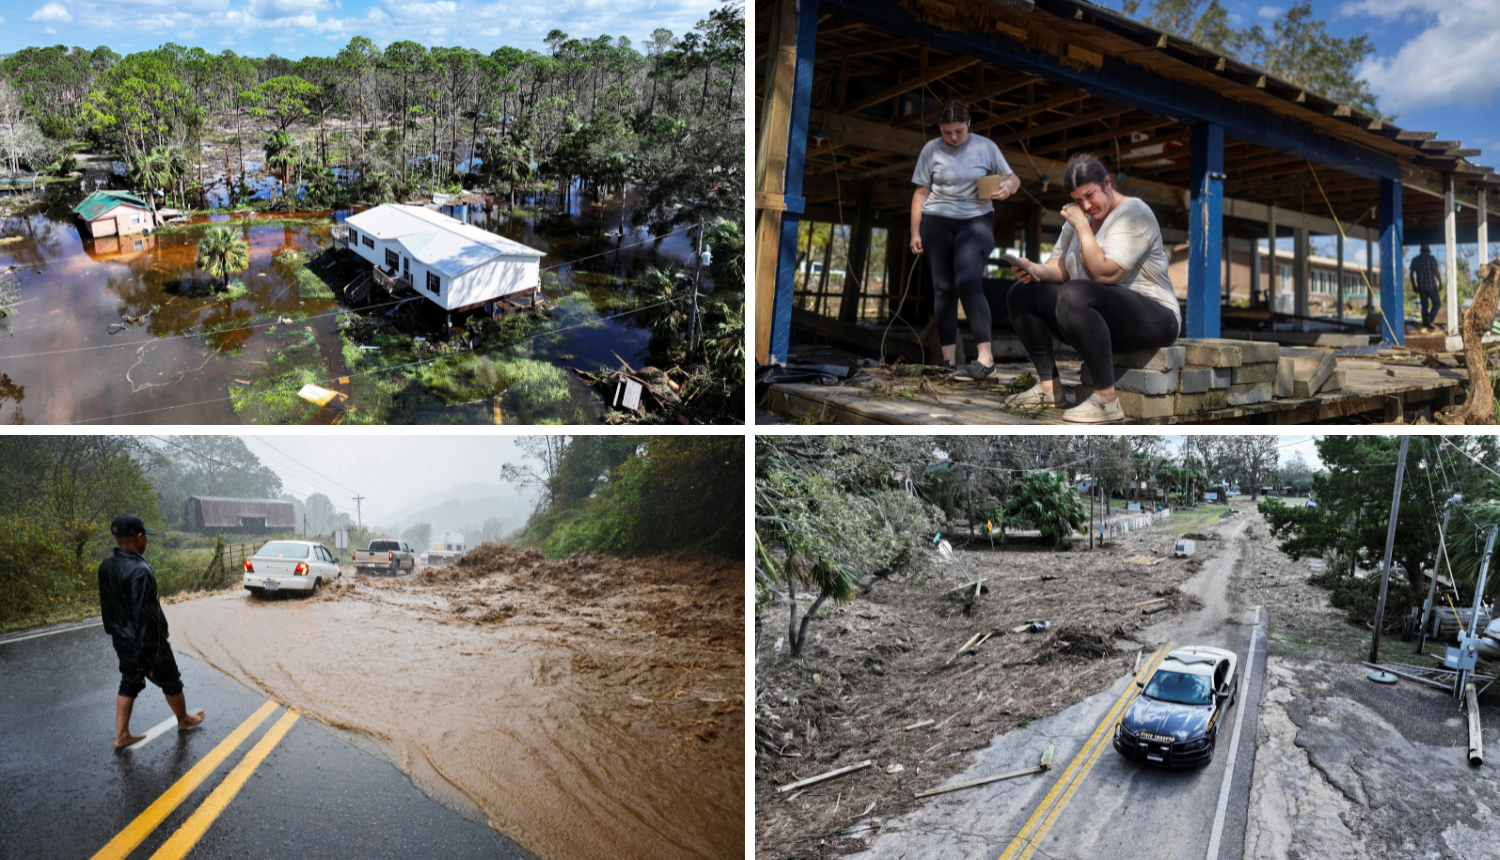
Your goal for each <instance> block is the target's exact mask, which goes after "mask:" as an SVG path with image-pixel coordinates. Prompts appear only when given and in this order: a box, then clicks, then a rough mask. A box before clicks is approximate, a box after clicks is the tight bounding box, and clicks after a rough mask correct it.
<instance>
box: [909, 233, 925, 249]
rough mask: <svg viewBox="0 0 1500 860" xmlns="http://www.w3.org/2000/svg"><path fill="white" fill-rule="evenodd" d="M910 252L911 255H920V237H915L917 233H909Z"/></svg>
mask: <svg viewBox="0 0 1500 860" xmlns="http://www.w3.org/2000/svg"><path fill="white" fill-rule="evenodd" d="M911 252H912V253H913V254H920V253H922V237H921V236H919V235H917V231H915V230H913V231H911Z"/></svg>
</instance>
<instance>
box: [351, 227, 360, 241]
mask: <svg viewBox="0 0 1500 860" xmlns="http://www.w3.org/2000/svg"><path fill="white" fill-rule="evenodd" d="M349 241H350V242H353V243H354V244H356V245H358V244H359V231H358V230H356V229H354V228H353V227H350V228H349Z"/></svg>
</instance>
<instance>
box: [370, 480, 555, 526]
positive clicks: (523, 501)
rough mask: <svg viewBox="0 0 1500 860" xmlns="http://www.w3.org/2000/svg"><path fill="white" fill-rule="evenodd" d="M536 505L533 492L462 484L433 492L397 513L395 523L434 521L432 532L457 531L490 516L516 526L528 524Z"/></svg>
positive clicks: (490, 484)
mask: <svg viewBox="0 0 1500 860" xmlns="http://www.w3.org/2000/svg"><path fill="white" fill-rule="evenodd" d="M535 506H536V500H535V497H534V494H533V493H529V492H528V493H526V494H524V495H523V494H518V493H516V492H515V491H514V490H513V489H512V488H510V487H508V486H505V485H501V484H495V483H489V484H480V483H474V484H462V485H460V486H457V487H451V488H447V489H444V490H442V491H441V492H435V493H431V494H429V495H427V496H424V497H423V498H422V499H420V500H418V501H416V502H414V503H412V505H411V506H410V507H408V508H406V509H405V510H402V511H400V512H399V513H397V514H396V515H395V517H396V520H395V522H396V527H397V528H400V529H406V528H407V527H409V526H412V525H415V524H416V523H423V522H425V523H431V524H432V533H433V534H434V535H436V536H441V535H442V534H443V533H444V532H449V531H458V530H460V529H461V528H463V527H464V526H466V525H478V524H480V523H483V522H484V521H485V520H487V519H489V518H491V517H498V518H499V519H501V520H504V521H505V523H506V525H507V526H508V527H509V528H510V529H512V530H514V529H518V528H520V527H521V526H524V525H526V518H527V517H529V516H531V510H532V508H534V507H535Z"/></svg>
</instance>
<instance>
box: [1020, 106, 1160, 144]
mask: <svg viewBox="0 0 1500 860" xmlns="http://www.w3.org/2000/svg"><path fill="white" fill-rule="evenodd" d="M1133 110H1135V108H1130V107H1124V106H1122V105H1110V106H1109V107H1107V108H1103V109H1101V110H1096V111H1093V112H1092V113H1086V114H1079V115H1077V116H1070V117H1067V118H1065V119H1060V120H1056V121H1055V122H1049V123H1047V124H1045V125H1038V126H1034V127H1032V128H1028V129H1025V130H1023V131H1018V132H1014V133H1012V134H1007V135H1006V136H1004V137H1001V138H997V139H996V140H995V143H997V144H999V145H1001V146H1004V145H1005V144H1007V143H1017V142H1019V141H1022V140H1028V139H1030V138H1032V137H1035V136H1037V135H1039V134H1052V133H1054V132H1059V131H1064V130H1066V129H1070V128H1077V127H1078V126H1080V125H1087V124H1089V123H1093V122H1099V121H1101V120H1106V119H1109V118H1111V117H1116V116H1119V115H1120V114H1122V113H1129V112H1131V111H1133Z"/></svg>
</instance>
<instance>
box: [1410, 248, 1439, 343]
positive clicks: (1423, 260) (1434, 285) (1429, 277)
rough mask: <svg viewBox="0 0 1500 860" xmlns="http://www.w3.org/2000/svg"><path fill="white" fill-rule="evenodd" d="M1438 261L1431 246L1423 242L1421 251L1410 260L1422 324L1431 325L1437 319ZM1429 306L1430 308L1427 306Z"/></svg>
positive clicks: (1412, 280) (1412, 281)
mask: <svg viewBox="0 0 1500 860" xmlns="http://www.w3.org/2000/svg"><path fill="white" fill-rule="evenodd" d="M1438 275H1439V272H1438V261H1437V258H1436V257H1434V256H1432V246H1431V245H1427V244H1423V245H1422V253H1420V254H1418V255H1417V256H1416V257H1415V258H1413V259H1412V261H1411V283H1412V286H1413V287H1414V288H1416V291H1417V304H1418V305H1419V306H1420V307H1421V309H1422V325H1432V321H1433V320H1435V319H1437V312H1438V308H1440V307H1442V302H1441V301H1439V300H1438V290H1439V288H1440V286H1441V285H1440V284H1439V283H1438ZM1429 306H1431V308H1432V309H1431V310H1428V307H1429Z"/></svg>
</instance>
